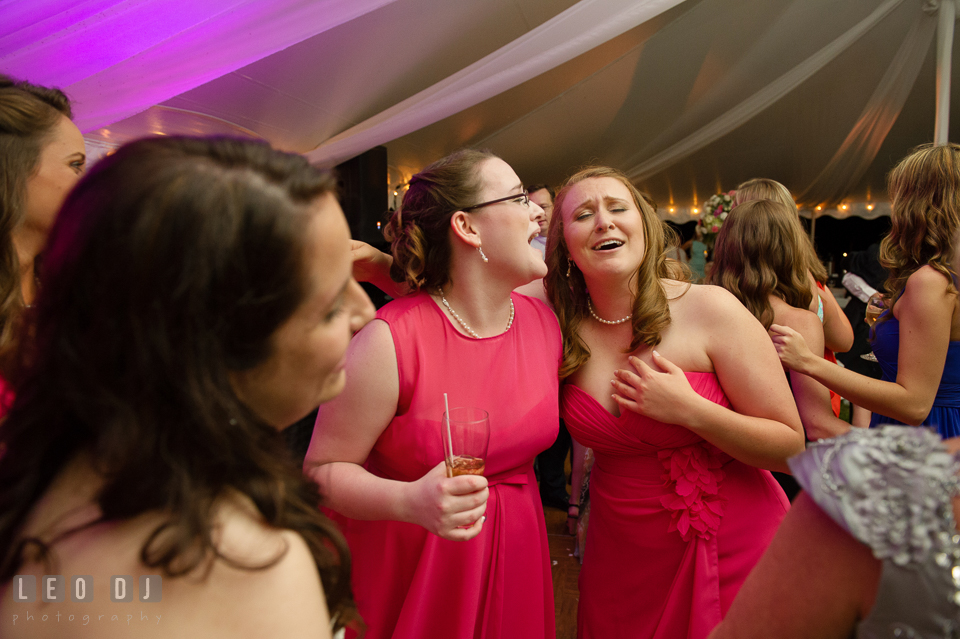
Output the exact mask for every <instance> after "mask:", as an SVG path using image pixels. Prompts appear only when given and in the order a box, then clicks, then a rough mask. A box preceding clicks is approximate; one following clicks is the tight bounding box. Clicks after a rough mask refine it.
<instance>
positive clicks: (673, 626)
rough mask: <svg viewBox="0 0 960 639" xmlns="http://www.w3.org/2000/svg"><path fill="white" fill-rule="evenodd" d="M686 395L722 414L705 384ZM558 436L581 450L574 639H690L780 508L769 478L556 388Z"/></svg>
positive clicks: (572, 389)
mask: <svg viewBox="0 0 960 639" xmlns="http://www.w3.org/2000/svg"><path fill="white" fill-rule="evenodd" d="M686 375H687V379H688V380H689V381H690V384H691V385H692V386H693V388H694V390H695V391H696V392H697V393H699V394H700V395H702V396H703V397H706V398H707V399H709V400H711V401H713V402H715V403H717V404H720V405H722V406H729V405H730V404H729V401H728V400H727V398H726V396H725V395H724V393H723V389H722V388H720V384H719V381H718V380H717V377H716V375H714V374H713V373H687V374H686ZM562 412H563V417H564V419H565V421H566V424H567V428H568V429H569V430H570V434H571V435H573V437H574V438H575V439H576V440H577V441H579V442H580V443H581V444H583V445H585V446H589V447H590V448H593V451H594V454H595V456H596V457H595V458H596V461H595V463H594V466H593V470H592V471H591V475H590V509H591V510H590V523H589V525H588V526H587V540H586V548H585V550H584V557H583V567H582V569H581V571H580V605H579V610H578V619H577V626H578V629H579V631H578V635H577V637H578V639H609V638H610V637H617V639H633V638H636V639H640V638H642V639H651V638H655V639H702V638H703V637H706V636H707V635H708V634H709V633H710V631H711V630H712V629H713V627H714V626H715V625H717V623H719V622H720V619H721V618H722V617H723V615H724V614H726V612H727V609H728V608H729V606H730V603H731V602H732V601H733V598H734V596H735V595H736V594H737V591H738V590H739V589H740V586H741V584H742V583H743V580H744V579H745V578H746V576H747V574H748V573H749V572H750V570H751V569H752V568H753V566H754V564H756V562H757V560H759V559H760V556H761V555H762V554H763V552H764V550H765V549H766V547H767V545H768V544H769V543H770V540H771V539H772V538H773V534H774V532H775V531H776V529H777V526H778V525H779V524H780V521H781V520H782V519H783V516H784V515H785V514H786V512H787V509H788V508H789V507H790V504H789V502H788V501H787V499H786V497H785V496H784V494H783V491H782V490H781V489H780V487H779V486H778V485H777V482H776V481H775V480H774V479H773V477H772V476H771V474H770V473H769V472H767V471H765V470H759V469H757V468H753V467H752V466H747V465H746V464H743V463H741V462H739V461H737V460H735V459H733V458H731V457H730V456H729V455H727V454H726V453H724V452H722V451H720V450H719V449H718V448H716V447H715V446H713V445H711V444H709V443H707V442H706V441H704V440H703V439H702V438H700V437H699V436H697V435H695V434H694V433H693V432H692V431H690V430H688V429H686V428H684V427H682V426H675V425H671V424H664V423H662V422H658V421H655V420H652V419H649V418H646V417H643V416H641V415H638V414H636V413H633V412H631V411H624V412H623V414H622V415H621V416H620V417H615V416H614V415H611V414H610V413H609V412H608V411H607V410H606V409H604V408H603V407H602V406H601V405H600V404H598V403H597V401H596V400H594V399H593V398H592V397H591V396H590V395H588V394H587V393H586V392H584V391H583V390H581V389H579V388H577V387H576V386H573V385H572V384H567V385H566V386H564V388H563V401H562Z"/></svg>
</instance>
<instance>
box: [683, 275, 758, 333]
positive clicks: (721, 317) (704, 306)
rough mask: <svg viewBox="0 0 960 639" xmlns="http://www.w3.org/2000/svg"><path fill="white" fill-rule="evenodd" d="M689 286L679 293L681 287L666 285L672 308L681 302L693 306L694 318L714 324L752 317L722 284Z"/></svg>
mask: <svg viewBox="0 0 960 639" xmlns="http://www.w3.org/2000/svg"><path fill="white" fill-rule="evenodd" d="M687 286H688V288H687V290H686V291H685V292H682V293H679V292H680V291H682V289H680V288H679V287H669V286H665V287H664V288H665V289H666V290H667V297H668V299H670V302H671V309H672V308H673V307H674V306H675V305H677V306H679V305H680V304H683V305H686V306H689V307H692V309H695V313H694V318H696V319H697V320H698V321H699V322H703V323H705V324H713V325H716V324H717V323H720V322H727V321H741V320H742V319H743V317H744V316H747V317H752V315H750V312H749V311H747V309H746V308H745V307H744V306H743V304H741V303H740V300H738V299H737V298H736V297H734V295H733V293H731V292H730V291H728V290H727V289H725V288H723V287H721V286H715V285H713V284H688V285H687ZM672 290H676V291H678V294H677V297H676V299H674V295H673V294H672V293H671V291H672ZM676 302H679V303H680V304H676Z"/></svg>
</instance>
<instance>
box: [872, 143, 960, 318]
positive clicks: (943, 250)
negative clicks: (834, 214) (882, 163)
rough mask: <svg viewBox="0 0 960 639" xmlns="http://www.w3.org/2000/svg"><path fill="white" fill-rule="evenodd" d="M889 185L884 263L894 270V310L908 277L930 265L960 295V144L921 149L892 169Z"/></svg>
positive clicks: (891, 289) (891, 279)
mask: <svg viewBox="0 0 960 639" xmlns="http://www.w3.org/2000/svg"><path fill="white" fill-rule="evenodd" d="M887 187H888V191H889V193H890V201H891V208H892V210H891V215H890V233H889V234H888V235H887V236H886V237H885V238H884V239H883V241H882V242H881V243H880V263H881V264H883V266H884V267H885V268H886V269H887V270H888V271H890V276H889V278H888V279H887V282H886V285H885V288H886V290H887V293H889V296H890V300H891V301H890V304H889V306H890V308H891V309H892V308H893V306H894V304H896V302H897V300H898V299H899V298H900V296H901V295H902V294H903V289H904V287H905V286H906V285H907V278H909V277H910V276H911V275H913V274H914V273H915V272H916V271H917V269H919V268H920V267H921V266H925V265H930V266H931V267H933V268H934V269H936V270H938V271H940V272H941V273H943V275H944V276H945V277H946V278H947V279H948V280H949V281H950V290H951V292H953V293H956V283H955V280H954V278H955V277H956V272H955V270H954V269H955V267H954V265H953V264H952V263H951V261H952V258H953V251H954V249H955V248H956V246H955V242H956V238H957V231H958V229H960V146H958V145H956V144H952V143H951V144H947V145H944V146H934V145H932V144H925V145H923V146H919V147H917V148H916V149H914V150H913V151H912V152H911V153H910V155H908V156H907V157H905V158H904V159H903V160H901V161H900V163H899V164H897V166H896V167H894V168H893V170H892V171H890V174H889V175H888V176H887ZM890 315H892V313H890V314H887V315H885V316H884V317H885V318H888V317H889V316H890Z"/></svg>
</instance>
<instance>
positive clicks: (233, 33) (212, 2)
mask: <svg viewBox="0 0 960 639" xmlns="http://www.w3.org/2000/svg"><path fill="white" fill-rule="evenodd" d="M394 1H395V0H193V1H184V0H87V1H86V2H63V1H62V0H29V1H24V0H0V16H3V19H2V20H0V71H2V72H3V73H6V74H8V75H11V76H13V77H16V78H21V79H27V80H29V81H31V82H34V83H36V84H45V85H46V84H48V85H54V86H59V87H60V88H62V89H63V90H64V91H65V92H66V93H67V95H69V96H70V97H71V99H72V100H73V102H74V116H75V118H74V119H75V121H76V123H77V126H79V127H80V130H81V131H84V132H87V131H92V130H95V129H98V128H100V127H103V126H105V125H108V124H112V123H114V122H116V121H118V120H122V119H123V118H126V117H128V116H131V115H134V114H136V113H139V112H141V111H143V110H145V109H147V108H149V107H151V106H153V105H155V104H159V103H160V102H163V101H164V100H168V99H170V98H172V97H174V96H177V95H180V94H181V93H183V92H184V91H188V90H190V89H193V88H195V87H198V86H200V85H201V84H204V83H205V82H208V81H210V80H213V79H216V78H219V77H221V76H223V75H224V74H226V73H228V72H230V71H234V70H236V69H239V68H241V67H243V66H245V65H248V64H250V63H251V62H254V61H256V60H259V59H261V58H264V57H266V56H268V55H270V54H273V53H276V52H277V51H280V50H282V49H285V48H287V47H289V46H291V45H294V44H296V43H298V42H301V41H303V40H306V39H307V38H310V37H312V36H315V35H317V34H319V33H322V32H324V31H327V30H329V29H332V28H334V27H336V26H338V25H341V24H344V23H346V22H349V21H351V20H353V19H355V18H357V17H358V16H361V15H363V14H365V13H368V12H370V11H374V10H376V9H379V8H381V7H383V6H384V5H387V4H390V3H392V2H394Z"/></svg>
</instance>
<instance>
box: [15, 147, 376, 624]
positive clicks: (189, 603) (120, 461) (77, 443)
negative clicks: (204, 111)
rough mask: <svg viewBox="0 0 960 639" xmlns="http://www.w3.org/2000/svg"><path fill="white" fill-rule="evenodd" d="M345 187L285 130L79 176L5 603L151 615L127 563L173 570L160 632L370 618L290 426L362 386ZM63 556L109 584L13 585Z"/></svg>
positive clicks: (31, 422)
mask: <svg viewBox="0 0 960 639" xmlns="http://www.w3.org/2000/svg"><path fill="white" fill-rule="evenodd" d="M333 189H334V183H333V180H332V179H331V178H330V176H329V175H327V174H324V173H320V172H318V171H316V170H315V169H313V168H312V167H310V165H309V164H308V163H307V162H306V160H304V159H303V158H302V157H300V156H297V155H292V154H285V153H280V152H277V151H273V150H272V149H270V148H269V147H268V146H266V145H261V144H254V143H250V142H242V141H235V140H228V139H220V140H198V139H191V138H156V139H150V140H142V141H139V142H134V143H132V144H129V145H127V146H125V147H123V148H121V149H120V150H119V151H117V153H115V154H114V155H113V156H111V157H109V158H106V159H105V160H103V161H102V162H101V163H99V164H98V166H97V167H96V168H95V170H93V171H92V172H91V173H90V174H89V175H88V176H87V177H86V178H84V179H83V180H82V181H81V182H80V183H79V185H78V186H77V187H76V188H75V189H74V190H73V191H72V193H71V194H70V196H69V197H68V199H67V201H66V202H65V204H64V206H63V209H62V211H61V213H60V215H59V217H58V219H57V222H56V224H55V226H54V228H53V232H52V234H51V237H50V243H49V245H48V248H47V252H46V255H45V264H44V286H43V291H42V293H41V295H40V296H39V298H38V301H37V304H36V308H35V309H34V310H35V321H33V322H31V323H30V324H29V327H28V328H29V330H24V331H23V332H22V335H23V337H22V339H23V340H24V341H23V342H22V344H21V348H20V349H19V350H20V357H19V361H20V364H19V366H20V372H19V373H18V375H17V376H16V377H15V379H16V380H17V383H16V384H15V386H14V390H15V392H16V400H15V402H14V404H13V406H12V408H11V410H10V412H9V414H8V416H7V417H6V420H5V421H4V422H3V425H2V427H0V443H2V445H4V446H5V447H6V454H5V455H4V457H3V458H2V460H0V580H2V583H3V584H4V586H5V587H4V590H5V592H4V593H3V597H2V603H0V611H2V613H0V614H2V615H3V617H4V619H10V618H11V617H12V616H15V615H16V616H18V617H19V619H20V621H18V622H17V628H16V632H17V633H18V634H19V636H22V637H35V636H41V635H42V636H76V635H77V634H79V632H80V629H79V625H81V624H82V621H81V620H82V619H87V620H88V624H89V625H95V627H96V628H97V629H96V634H97V636H104V637H113V636H117V637H120V636H129V632H130V629H129V628H126V627H123V626H121V625H120V624H116V623H115V624H108V623H106V622H100V621H99V620H98V619H97V618H96V617H97V616H98V615H99V616H101V618H102V617H104V616H106V617H107V619H110V618H111V617H112V616H113V615H118V616H119V617H120V618H122V619H124V620H128V619H129V617H127V615H128V614H130V613H131V612H132V611H131V610H130V604H125V603H113V602H112V601H111V594H112V593H113V589H112V588H111V577H112V576H113V575H130V576H135V575H149V574H154V575H159V576H161V577H162V578H163V582H162V599H161V601H159V602H157V603H152V604H142V605H140V606H137V608H138V610H137V611H136V613H135V614H134V615H133V616H134V618H136V617H137V615H140V618H141V620H142V618H143V617H142V614H146V615H148V617H149V618H150V620H151V621H150V623H145V622H143V621H140V625H139V626H138V628H137V630H136V635H137V636H143V637H146V636H203V637H217V636H223V637H263V636H284V637H317V636H320V637H323V636H330V631H331V625H330V619H331V618H333V620H334V625H335V626H338V627H339V626H342V625H344V624H347V623H350V622H352V621H354V620H355V619H356V616H355V611H354V607H353V603H352V595H351V591H350V581H349V570H350V564H349V553H348V551H347V547H346V545H345V543H344V541H343V538H342V537H341V536H340V534H339V533H338V532H337V531H336V529H335V528H334V526H333V525H332V524H331V523H330V522H329V520H327V519H326V518H324V517H323V516H322V515H321V514H320V513H318V512H317V502H318V496H317V491H316V487H315V486H313V485H310V484H308V483H307V482H305V481H304V480H303V479H302V477H301V475H300V472H299V469H298V468H296V467H295V466H294V464H293V463H292V461H291V459H290V458H289V455H288V454H287V453H286V450H285V447H284V443H283V441H282V438H281V437H280V434H279V430H280V429H281V428H283V427H285V426H287V425H288V424H290V423H292V422H293V421H296V420H297V419H299V418H301V417H303V415H305V414H306V413H308V412H309V411H310V410H312V409H313V408H314V407H315V406H316V405H317V404H318V403H320V402H323V401H326V400H328V399H330V398H332V397H333V396H335V395H336V394H338V393H339V392H340V390H341V389H342V388H343V385H344V371H343V366H342V358H343V355H344V353H345V351H346V348H347V344H348V343H349V340H350V338H351V335H352V334H353V333H354V332H355V331H357V330H359V329H360V327H361V326H362V325H363V324H364V323H365V322H366V321H367V320H368V319H369V318H370V317H371V316H372V314H373V307H372V305H371V304H370V301H369V300H368V299H367V298H366V296H365V295H364V293H363V292H362V290H361V289H360V288H359V285H358V284H357V283H356V282H355V281H354V280H353V278H352V276H351V259H350V249H349V231H348V228H347V224H346V220H345V219H344V217H343V214H342V212H341V211H340V208H339V206H338V204H337V202H336V200H335V198H334V196H333ZM45 574H60V575H64V576H65V579H67V580H69V579H70V576H71V575H87V576H90V577H91V578H92V584H91V583H89V582H87V583H86V586H87V588H88V589H89V591H90V592H91V596H92V601H93V602H94V603H93V604H88V603H81V602H76V601H73V600H72V597H70V598H67V599H64V600H62V601H61V602H59V603H57V604H56V605H55V606H51V605H50V604H41V603H39V601H40V600H39V599H38V600H37V602H38V603H35V604H27V603H21V602H19V601H17V600H16V596H18V594H19V591H16V592H13V593H11V592H10V590H9V584H10V583H11V578H12V577H13V576H14V575H33V576H34V577H35V578H36V582H37V584H38V585H39V584H40V577H41V576H42V575H45ZM133 583H134V585H133V586H131V588H135V587H136V583H137V581H136V579H134V582H133ZM64 585H65V586H66V588H67V590H68V592H70V593H71V595H72V594H73V590H72V589H71V585H72V584H71V583H69V581H68V582H67V583H66V584H64ZM137 596H138V597H139V598H141V599H142V598H144V593H143V592H140V593H139V594H138V595H137ZM140 608H143V613H142V614H141V612H140V610H139V609H140ZM54 613H62V615H63V620H62V621H60V625H59V626H58V627H57V630H56V632H54V633H53V634H51V627H50V624H46V625H45V624H42V623H41V622H40V621H38V620H40V619H41V615H46V614H49V615H53V614H54ZM68 616H69V617H68ZM74 618H76V620H77V621H76V622H75V623H77V627H74V626H72V625H71V623H70V621H71V620H73V619H74ZM5 623H6V622H5ZM133 623H136V622H133ZM124 625H126V624H124Z"/></svg>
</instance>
